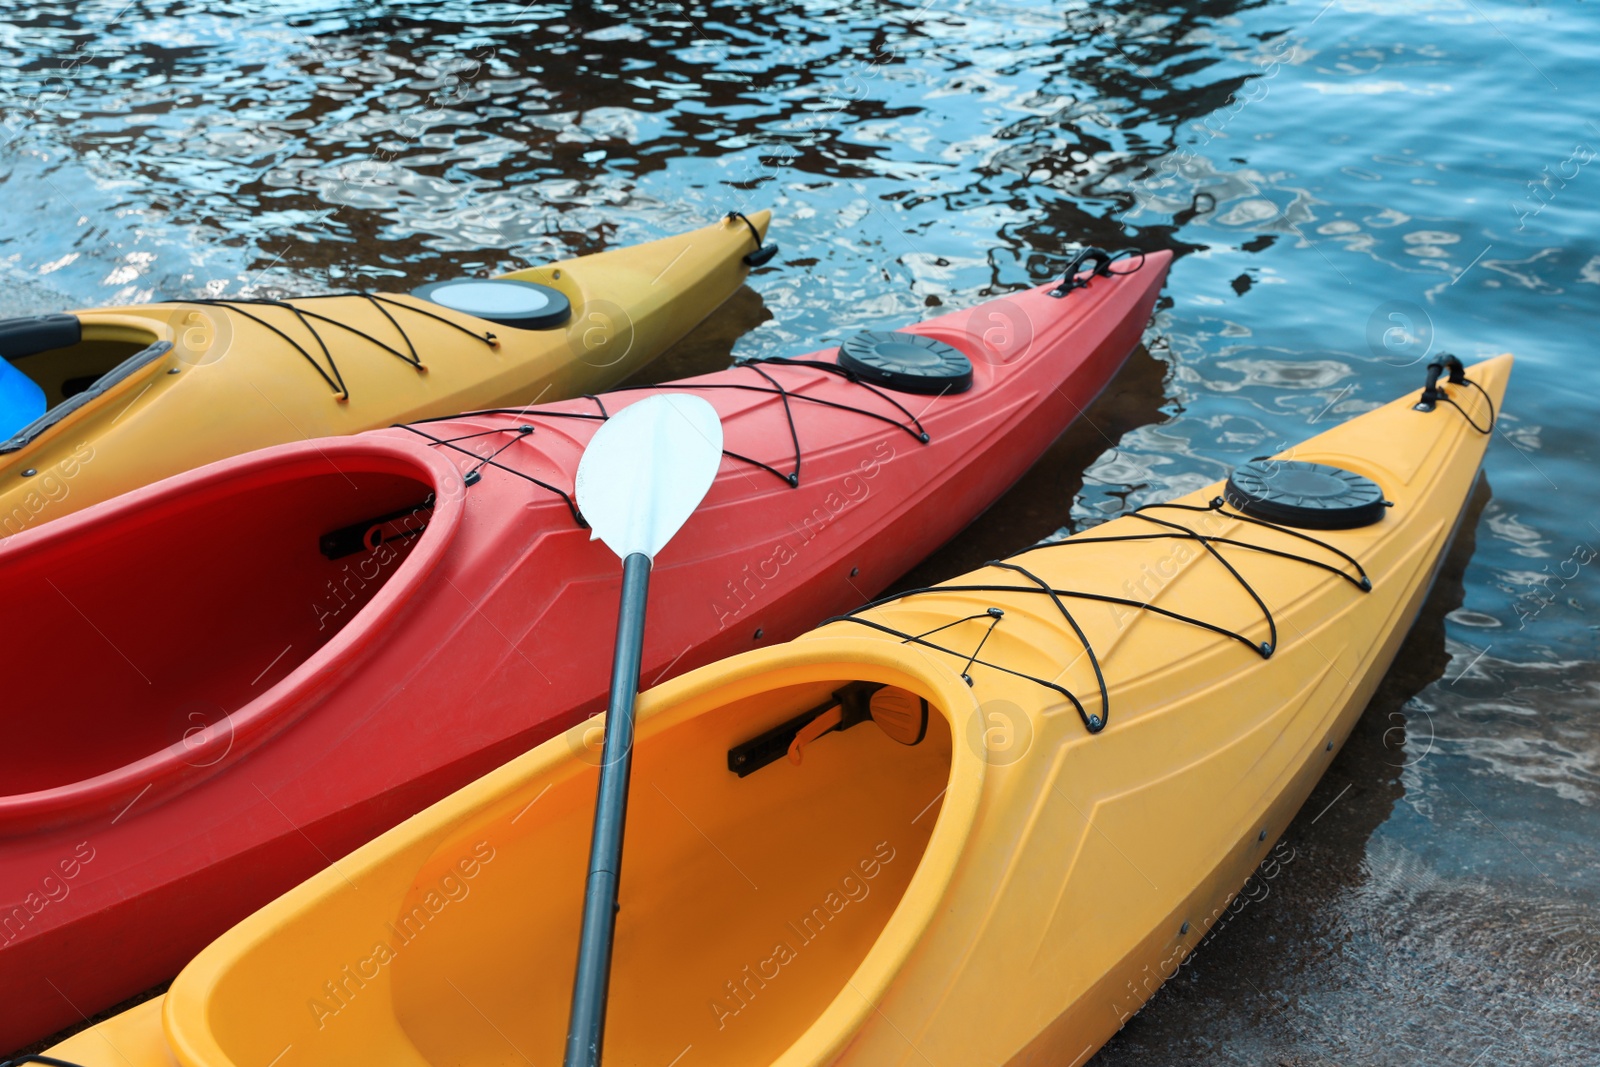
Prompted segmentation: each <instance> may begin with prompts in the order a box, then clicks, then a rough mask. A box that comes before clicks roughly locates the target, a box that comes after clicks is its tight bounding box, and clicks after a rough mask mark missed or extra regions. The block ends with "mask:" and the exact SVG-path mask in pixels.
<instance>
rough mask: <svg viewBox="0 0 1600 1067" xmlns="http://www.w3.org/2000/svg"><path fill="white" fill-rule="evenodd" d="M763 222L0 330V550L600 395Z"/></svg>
mask: <svg viewBox="0 0 1600 1067" xmlns="http://www.w3.org/2000/svg"><path fill="white" fill-rule="evenodd" d="M769 218H770V214H769V213H768V212H759V213H756V214H752V215H751V216H749V218H748V219H747V218H745V217H744V216H742V215H739V216H730V217H728V218H726V219H723V220H722V221H721V222H718V223H716V224H715V225H712V226H707V227H705V228H703V229H699V230H694V231H692V232H690V233H685V234H681V235H679V236H676V237H668V238H665V239H663V240H659V241H652V242H650V243H648V244H642V245H636V246H633V247H630V248H619V249H616V250H614V251H609V252H600V253H597V254H594V255H589V256H581V257H579V258H577V259H570V260H565V261H562V262H560V263H552V264H550V265H548V266H544V267H535V268H531V269H528V270H521V271H516V272H514V273H511V274H506V275H503V276H501V277H500V278H496V279H453V280H450V281H446V282H435V283H433V284H431V285H426V286H423V287H422V288H421V289H418V290H417V291H416V292H415V293H411V294H388V293H370V294H343V295H330V296H318V297H300V298H296V299H293V300H285V301H265V300H214V301H176V302H172V303H161V304H143V305H138V306H134V307H121V308H101V309H98V310H94V311H79V312H75V313H72V314H69V315H43V316H37V317H34V318H28V319H12V320H7V321H4V322H0V356H3V357H5V361H4V362H8V363H9V367H6V366H5V365H4V363H0V370H5V371H7V374H6V375H0V418H9V419H10V420H11V421H10V424H9V425H4V426H0V537H8V536H11V535H14V534H18V533H21V532H22V531H24V530H27V529H32V528H35V527H37V526H38V525H39V524H41V523H44V522H48V521H49V520H51V519H56V518H60V517H61V516H63V515H68V514H71V513H72V512H74V511H77V510H79V509H81V508H84V507H87V506H89V505H90V504H93V503H96V502H97V501H101V500H105V499H108V498H110V497H113V496H116V495H117V494H119V493H123V492H126V491H127V490H129V489H133V488H136V487H138V486H141V485H146V484H149V483H150V482H154V481H157V480H159V479H161V478H165V477H168V476H169V475H173V474H177V473H179V472H181V471H185V470H189V469H191V468H194V467H198V466H200V465H202V464H205V463H210V462H212V461H213V460H218V459H224V458H226V457H228V456H234V455H238V454H240V453H243V452H249V451H252V450H254V449H257V448H263V447H266V446H268V445H275V444H281V443H284V442H287V441H299V440H302V439H306V438H315V437H327V436H331V435H336V434H339V435H342V434H352V433H359V432H361V431H362V430H371V429H375V428H378V427H382V426H389V425H392V424H394V423H402V422H413V421H416V420H418V419H425V418H431V417H433V416H438V415H450V414H454V413H456V412H459V411H468V410H474V409H481V408H493V407H505V406H513V405H520V404H526V403H532V402H535V401H551V400H562V399H567V398H570V397H574V396H580V395H583V394H585V393H590V392H599V391H601V390H603V389H606V388H609V387H610V386H612V385H614V384H616V383H617V382H619V381H621V380H622V379H623V378H625V377H627V376H628V375H629V374H631V373H633V372H634V371H636V370H638V369H639V368H640V367H642V366H644V365H645V364H646V363H648V362H649V361H650V360H652V359H654V358H655V357H656V356H657V355H659V354H660V353H661V352H662V351H664V350H665V349H666V348H667V347H668V346H669V345H671V344H672V343H673V342H674V341H677V340H678V339H679V338H681V337H682V336H683V335H684V334H686V333H687V332H688V331H689V330H690V329H691V328H692V327H693V326H694V325H695V324H697V323H698V322H700V321H701V320H702V319H704V318H705V317H706V316H707V315H708V314H710V313H711V312H712V311H713V310H714V309H715V308H716V307H717V306H718V305H719V304H721V303H722V302H723V301H724V300H726V299H727V298H728V297H729V296H731V295H732V294H733V293H734V292H735V291H736V290H737V289H738V288H739V286H740V284H742V283H743V281H744V278H745V275H746V273H747V271H748V269H749V266H750V264H751V263H760V262H765V261H766V259H768V258H770V257H771V254H772V252H773V251H774V250H775V246H773V245H771V244H764V243H763V241H764V238H765V234H766V229H767V222H768V220H769ZM16 372H20V373H16ZM8 393H9V394H10V395H9V396H8V395H6V394H8ZM8 401H14V403H9V402H8ZM30 405H31V408H30ZM19 412H20V413H24V414H18V413H19ZM25 416H36V417H31V418H28V417H25Z"/></svg>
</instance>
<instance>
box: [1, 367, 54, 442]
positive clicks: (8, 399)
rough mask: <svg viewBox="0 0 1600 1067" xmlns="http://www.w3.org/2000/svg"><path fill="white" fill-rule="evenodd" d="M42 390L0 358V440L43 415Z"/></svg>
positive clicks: (45, 405)
mask: <svg viewBox="0 0 1600 1067" xmlns="http://www.w3.org/2000/svg"><path fill="white" fill-rule="evenodd" d="M48 406H49V405H47V404H46V403H45V402H44V390H43V389H40V388H39V386H38V385H37V384H35V382H34V380H33V379H32V378H30V377H28V376H27V375H26V374H23V373H22V372H21V371H19V370H18V369H17V368H15V367H13V366H12V365H11V364H10V362H9V361H7V360H4V359H0V441H3V440H5V439H6V438H8V437H10V436H11V435H12V434H14V433H16V432H17V431H18V430H20V429H22V428H23V427H24V426H26V425H28V423H30V422H32V421H33V420H34V419H37V418H38V417H39V416H40V415H43V414H44V412H45V408H47V407H48Z"/></svg>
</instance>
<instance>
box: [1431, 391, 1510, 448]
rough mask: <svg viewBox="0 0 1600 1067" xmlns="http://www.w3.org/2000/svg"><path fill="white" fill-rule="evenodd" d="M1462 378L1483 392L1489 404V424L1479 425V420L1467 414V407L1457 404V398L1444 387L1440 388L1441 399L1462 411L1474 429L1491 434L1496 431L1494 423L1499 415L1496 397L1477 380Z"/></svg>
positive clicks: (1468, 423)
mask: <svg viewBox="0 0 1600 1067" xmlns="http://www.w3.org/2000/svg"><path fill="white" fill-rule="evenodd" d="M1461 380H1462V381H1463V382H1465V383H1466V384H1468V385H1470V386H1472V387H1473V388H1474V389H1476V390H1477V391H1478V392H1480V393H1482V394H1483V399H1484V402H1485V403H1486V404H1488V405H1489V425H1487V426H1479V425H1478V421H1477V420H1476V419H1474V418H1473V417H1472V416H1471V415H1469V414H1467V409H1466V408H1464V407H1462V406H1461V405H1460V404H1457V403H1456V402H1455V399H1454V398H1453V397H1451V396H1450V394H1449V393H1446V392H1445V391H1444V390H1443V389H1441V390H1439V399H1440V400H1443V401H1444V402H1445V403H1446V404H1449V405H1450V406H1451V407H1453V408H1455V409H1456V410H1457V411H1459V412H1461V417H1462V418H1463V419H1466V420H1467V425H1468V426H1471V427H1472V428H1473V429H1474V430H1477V431H1478V432H1479V433H1481V434H1483V435H1485V436H1488V435H1489V434H1491V433H1493V432H1494V424H1495V422H1496V421H1497V419H1498V417H1499V416H1498V415H1497V414H1496V412H1495V410H1494V397H1492V396H1490V395H1489V390H1487V389H1485V388H1484V387H1483V386H1481V385H1479V384H1478V383H1477V382H1475V381H1473V380H1472V379H1471V378H1463V379H1461Z"/></svg>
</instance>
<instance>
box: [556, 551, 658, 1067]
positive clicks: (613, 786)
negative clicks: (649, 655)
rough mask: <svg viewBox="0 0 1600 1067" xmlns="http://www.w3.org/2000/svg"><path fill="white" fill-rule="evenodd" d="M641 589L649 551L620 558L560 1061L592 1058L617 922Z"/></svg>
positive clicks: (580, 1062)
mask: <svg viewBox="0 0 1600 1067" xmlns="http://www.w3.org/2000/svg"><path fill="white" fill-rule="evenodd" d="M649 591H650V557H649V556H647V555H645V554H644V553H643V552H635V553H633V554H632V555H630V556H628V558H627V559H625V560H623V561H622V608H621V610H620V612H619V613H618V618H617V647H616V653H615V656H614V657H613V659H612V662H611V703H610V705H609V706H608V707H607V708H606V735H605V745H604V747H603V748H602V749H601V761H600V790H599V796H598V799H597V800H596V803H595V812H594V836H593V837H592V838H591V839H590V842H589V880H588V882H587V883H585V885H584V890H583V933H582V934H580V935H579V938H578V976H577V979H576V981H575V982H574V984H573V987H572V1016H571V1021H570V1022H569V1023H568V1024H567V1054H566V1057H565V1059H564V1060H563V1063H565V1065H566V1067H599V1064H600V1040H601V1037H602V1036H603V1033H604V1030H605V1025H606V989H607V986H608V985H609V984H610V980H611V945H612V940H613V938H614V936H615V934H616V926H617V888H618V884H619V883H620V881H621V877H622V824H623V819H624V817H625V816H626V815H627V813H628V775H629V771H630V768H631V766H632V763H633V705H634V700H635V698H636V697H637V696H638V694H639V660H640V657H641V655H642V653H643V648H644V609H645V598H646V596H647V594H648V593H649Z"/></svg>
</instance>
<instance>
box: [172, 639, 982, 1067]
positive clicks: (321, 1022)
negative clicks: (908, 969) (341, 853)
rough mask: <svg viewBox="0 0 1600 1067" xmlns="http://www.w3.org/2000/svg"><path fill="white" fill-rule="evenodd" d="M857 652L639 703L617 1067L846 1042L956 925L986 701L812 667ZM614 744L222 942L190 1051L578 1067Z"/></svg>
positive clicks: (498, 795)
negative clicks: (598, 847) (955, 889)
mask: <svg viewBox="0 0 1600 1067" xmlns="http://www.w3.org/2000/svg"><path fill="white" fill-rule="evenodd" d="M874 644H875V643H874ZM844 645H845V642H838V641H817V642H808V643H807V647H800V648H796V647H792V646H791V647H789V648H784V649H777V650H773V651H772V652H771V653H765V652H763V653H757V654H755V655H754V656H752V657H749V662H747V663H745V664H741V666H743V667H744V668H745V669H744V670H740V671H738V672H736V673H734V674H733V675H732V676H727V675H724V676H721V677H719V678H718V679H717V680H718V682H719V684H718V685H716V686H715V687H714V688H713V687H711V686H709V685H707V683H706V682H705V681H702V682H701V683H700V685H699V686H696V687H694V689H698V690H701V692H695V691H694V689H691V690H690V691H689V692H684V691H683V689H684V688H685V687H681V686H678V685H677V684H675V683H672V684H669V685H667V686H664V687H661V688H660V689H657V690H655V692H654V694H652V695H651V697H650V698H647V700H646V701H645V705H648V706H645V705H642V706H641V717H640V738H639V743H638V746H637V750H636V754H635V757H634V760H635V762H634V769H633V778H632V788H631V792H630V797H629V803H628V820H627V832H626V844H625V851H624V861H623V871H624V875H623V878H622V896H621V900H622V904H621V909H620V912H619V915H618V921H617V938H616V948H615V956H614V962H613V969H612V978H611V993H610V1000H609V1007H608V1010H607V1027H606V1043H605V1055H606V1061H607V1062H611V1063H652V1064H663V1065H664V1064H668V1063H672V1062H674V1061H675V1059H676V1058H678V1057H680V1056H682V1055H683V1054H684V1052H685V1051H686V1050H688V1049H690V1048H691V1047H692V1048H693V1050H694V1057H693V1061H694V1062H695V1063H697V1064H727V1065H730V1067H732V1065H748V1064H752V1063H770V1062H773V1061H777V1060H779V1059H780V1058H781V1057H783V1056H784V1054H785V1052H786V1051H787V1050H790V1049H791V1046H795V1045H796V1044H797V1043H806V1044H809V1043H811V1042H815V1041H821V1043H822V1045H827V1044H830V1043H831V1042H832V1041H833V1040H834V1039H843V1037H844V1036H845V1035H847V1034H848V1032H849V1030H850V1029H851V1027H852V1020H854V1019H855V1017H856V1016H857V1015H859V1013H861V1012H865V1011H868V1010H870V1009H869V1002H870V1000H872V999H875V992H874V990H875V989H876V990H877V991H878V992H881V986H882V984H884V983H886V982H887V979H888V978H889V977H890V976H891V975H892V974H893V972H894V970H895V969H896V968H897V967H898V963H899V961H900V960H901V959H902V958H903V956H904V953H905V952H907V951H909V948H910V946H911V945H912V944H913V943H914V941H915V931H918V930H920V929H921V928H922V927H924V926H925V925H926V923H927V921H928V920H929V918H931V916H932V908H933V902H934V900H935V899H936V898H937V895H938V893H939V892H940V891H942V888H943V885H944V884H945V882H946V881H947V880H948V878H949V876H950V873H951V870H952V869H953V866H954V863H955V859H956V857H957V855H958V854H959V847H960V845H959V840H958V839H959V838H962V837H964V834H965V830H966V826H967V825H968V824H970V821H971V816H972V812H973V811H974V810H975V805H976V796H977V790H978V783H979V782H980V781H981V778H982V772H981V769H980V767H979V766H978V764H979V762H980V761H979V759H978V757H977V756H976V754H974V753H972V752H970V751H968V750H967V747H966V746H965V745H961V746H953V745H952V736H953V732H952V729H951V725H950V718H949V717H948V716H949V713H948V711H947V710H946V706H947V705H950V704H954V705H955V706H956V708H957V709H958V710H960V711H963V712H964V711H966V710H967V709H966V708H965V707H964V705H965V704H970V703H971V697H970V695H968V694H966V693H963V692H961V690H960V689H959V688H954V687H951V686H950V685H949V683H948V681H940V680H937V679H935V680H934V681H933V682H932V684H931V685H930V684H917V681H916V680H914V679H911V678H908V677H904V676H903V671H902V672H899V673H901V674H902V677H899V678H886V677H882V675H883V673H884V672H883V671H882V670H878V671H872V670H870V668H871V666H872V663H871V660H872V659H874V658H877V657H876V656H875V654H874V653H873V652H872V651H871V650H868V651H867V653H866V655H865V656H863V657H858V658H859V659H864V660H865V661H866V664H865V665H866V666H867V667H868V668H869V670H868V671H867V672H865V673H866V674H868V675H869V676H870V675H871V674H878V675H879V676H880V677H878V678H877V679H875V680H873V681H870V682H865V681H855V680H852V679H850V678H848V676H846V677H844V678H841V677H840V676H839V675H838V674H833V675H832V676H831V677H830V676H828V675H829V668H831V669H832V671H835V672H836V671H839V670H840V669H841V668H843V669H849V667H850V666H852V665H851V664H849V663H840V662H839V661H838V657H832V659H833V662H831V663H827V662H820V663H819V662H813V661H817V660H819V659H821V660H824V661H825V660H827V659H828V658H829V657H828V656H827V655H826V653H827V652H828V651H829V650H830V649H831V650H833V651H837V650H838V649H839V648H840V647H843V646H844ZM886 683H887V684H886ZM896 683H897V684H896ZM941 688H943V689H944V690H946V692H945V693H944V694H941V692H940V689H941ZM941 695H943V696H945V697H947V698H953V699H941ZM833 713H837V714H833ZM819 718H820V719H821V720H822V721H823V722H824V724H825V725H824V726H821V727H817V728H815V729H814V730H813V732H814V733H815V734H816V736H814V737H811V738H809V740H808V743H805V744H804V745H803V748H804V752H803V759H801V760H800V761H799V762H796V760H795V759H793V758H788V756H789V750H790V748H791V747H792V745H793V742H794V738H795V735H796V733H797V732H798V731H800V730H802V729H804V728H805V726H806V724H807V723H808V722H811V721H813V720H817V719H819ZM585 729H586V730H587V731H588V733H587V734H586V733H585ZM959 733H960V728H959V727H958V728H957V731H956V734H957V735H959ZM599 737H600V731H599V729H598V728H597V726H596V723H595V722H591V723H589V724H586V727H580V728H577V729H575V730H573V731H570V732H569V733H568V734H566V735H563V736H562V737H558V738H555V739H553V740H552V741H550V742H548V743H546V744H545V745H542V746H541V747H540V748H538V749H536V750H535V751H533V752H531V753H529V754H528V755H527V756H524V757H522V758H521V759H519V760H517V761H514V762H513V763H511V764H509V765H508V766H507V767H505V768H502V769H501V770H500V771H497V772H495V773H494V774H491V775H490V776H488V777H487V778H485V779H483V780H482V781H480V782H479V783H477V784H475V785H474V786H471V787H469V788H468V789H466V790H463V791H462V792H461V793H459V794H457V795H456V796H454V797H451V798H449V799H448V800H446V801H444V802H441V804H439V805H436V806H435V807H434V808H432V809H429V810H428V811H426V812H424V813H422V814H421V815H419V816H417V817H416V818H414V819H412V820H410V821H409V822H408V823H406V824H404V825H402V826H401V827H398V828H397V829H396V830H395V831H393V832H392V833H391V834H390V835H387V837H386V838H384V839H380V842H382V844H383V845H385V846H386V847H382V848H374V847H373V846H368V847H366V848H364V849H361V850H359V851H357V852H356V853H354V854H352V855H351V856H350V857H349V858H347V859H345V860H341V861H339V862H338V863H336V864H335V865H334V866H333V867H332V868H330V869H329V870H328V871H325V872H324V873H323V874H322V875H319V876H318V877H317V878H315V879H313V880H312V881H310V882H308V883H306V884H305V885H303V886H301V887H300V888H299V889H297V890H295V891H294V892H292V893H290V894H289V895H288V896H286V897H284V898H282V899H281V900H280V901H278V902H276V903H275V904H273V905H272V906H270V907H268V908H267V909H265V910H264V911H262V912H260V913H258V914H256V915H255V916H252V917H251V918H250V919H249V920H247V921H246V922H244V923H243V924H241V925H240V926H238V927H236V928H235V929H234V930H233V931H231V932H230V933H229V934H227V935H225V936H224V937H223V938H222V939H221V940H220V941H219V942H217V944H216V945H215V946H213V947H212V948H211V949H208V950H207V951H206V952H205V953H203V954H202V955H201V956H200V957H199V958H198V959H197V960H196V961H195V963H194V964H192V965H191V966H190V968H189V969H188V970H187V971H186V972H185V975H184V977H183V978H182V979H180V981H179V982H178V984H177V985H176V986H174V988H173V990H172V992H171V993H170V994H169V995H168V998H167V1006H166V1009H165V1014H166V1030H167V1037H168V1040H169V1041H170V1042H171V1043H172V1045H173V1047H174V1048H175V1049H178V1050H185V1049H188V1050H192V1052H193V1057H194V1059H195V1060H196V1061H197V1062H208V1063H223V1062H232V1063H241V1064H242V1063H256V1062H260V1063H265V1062H274V1061H275V1062H276V1063H277V1064H279V1065H280V1067H292V1065H295V1064H311V1063H326V1064H344V1063H350V1062H367V1063H376V1062H382V1063H388V1064H403V1063H411V1064H424V1063H427V1064H445V1063H449V1064H491V1063H506V1062H524V1061H527V1062H534V1063H555V1062H559V1061H560V1058H561V1050H562V1044H563V1040H564V1037H565V1034H566V1025H567V1014H568V1009H569V1007H570V998H571V991H572V983H573V973H574V965H575V961H576V959H577V949H578V927H579V922H578V919H579V916H580V914H581V911H582V901H583V887H584V874H585V870H586V866H587V862H588V855H589V840H590V832H591V821H592V818H593V814H594V804H595V788H596V781H597V778H598V766H597V764H598V762H599V751H600V750H599V745H598V741H599ZM751 753H757V754H758V756H757V758H755V759H754V760H751V759H750V754H751ZM762 753H764V755H760V754H762ZM741 763H742V764H744V766H741V768H740V769H742V770H744V773H743V774H741V773H739V771H737V770H735V769H733V768H734V767H735V765H736V764H741ZM753 764H759V766H756V767H754V769H750V766H752V765H753ZM953 783H958V784H957V785H956V787H955V788H952V784H953ZM952 809H955V810H952ZM942 816H945V817H944V818H942ZM953 824H955V825H953ZM936 827H938V828H939V833H940V835H942V836H943V837H944V838H946V840H945V841H944V843H943V844H942V845H940V846H938V847H936V848H932V849H930V840H932V839H933V838H934V836H935V828H936ZM397 838H403V839H405V840H404V842H403V843H401V842H400V841H398V840H396V839H397ZM397 845H398V847H396V846H397ZM914 884H915V885H917V886H920V889H918V890H917V891H916V892H912V891H911V890H912V887H913V886H914ZM896 928H900V930H899V933H895V930H896ZM219 950H220V951H219ZM869 957H873V958H875V959H876V963H875V964H873V963H871V962H870V961H869ZM808 1031H810V1032H811V1033H810V1035H809V1038H808V1036H807V1035H808ZM830 1035H831V1036H830ZM802 1039H806V1041H804V1042H803V1041H802ZM819 1047H821V1046H819ZM805 1058H808V1059H809V1058H810V1057H809V1056H808V1057H805Z"/></svg>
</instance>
